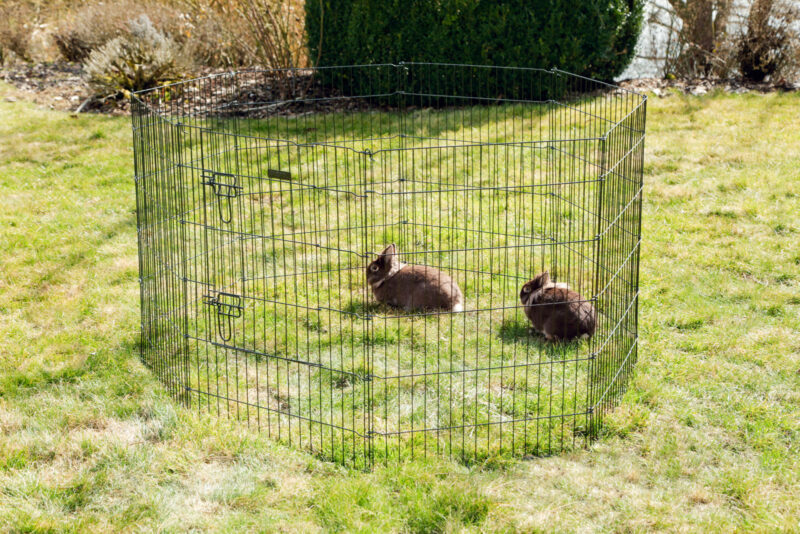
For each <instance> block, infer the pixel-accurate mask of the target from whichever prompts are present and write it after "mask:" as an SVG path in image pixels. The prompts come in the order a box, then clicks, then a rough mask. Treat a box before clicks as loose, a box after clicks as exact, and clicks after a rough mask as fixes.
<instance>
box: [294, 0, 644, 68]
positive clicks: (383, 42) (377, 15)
mask: <svg viewBox="0 0 800 534" xmlns="http://www.w3.org/2000/svg"><path fill="white" fill-rule="evenodd" d="M643 5H644V0H597V1H591V2H590V1H588V0H583V1H579V2H573V1H570V0H548V1H543V0H535V1H523V0H501V1H489V0H355V1H352V0H308V1H307V2H306V31H307V39H308V46H309V52H310V53H309V56H310V57H311V59H312V60H316V59H317V58H319V60H318V65H320V66H325V65H365V64H376V63H398V62H400V61H407V62H441V63H466V64H474V65H499V66H505V67H539V68H544V69H549V68H552V67H557V68H559V69H563V70H566V71H569V72H573V73H575V74H581V75H584V76H588V77H592V78H598V79H602V80H609V79H611V78H613V77H614V76H616V75H618V74H619V73H621V72H622V71H623V70H624V69H625V67H626V66H627V65H628V63H629V62H630V60H631V59H632V57H633V54H634V48H635V46H636V41H637V39H638V37H639V32H640V30H641V25H642V10H643Z"/></svg>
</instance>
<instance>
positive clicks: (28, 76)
mask: <svg viewBox="0 0 800 534" xmlns="http://www.w3.org/2000/svg"><path fill="white" fill-rule="evenodd" d="M213 72H214V71H210V70H207V71H205V72H200V73H198V75H207V74H212V73H213ZM0 79H2V80H3V81H5V82H6V83H9V84H11V85H12V86H14V87H15V88H16V91H15V92H14V94H13V95H11V96H8V97H6V99H8V100H14V99H24V100H29V101H33V102H35V103H37V104H39V105H42V106H46V107H49V108H51V109H57V110H61V111H70V112H76V111H78V110H80V111H82V112H91V113H104V114H113V115H126V114H128V113H130V104H129V102H128V99H127V98H105V99H97V98H95V99H90V96H91V91H90V89H89V86H88V85H87V83H86V79H85V77H84V75H83V72H82V69H81V66H80V65H77V64H75V63H65V62H54V63H38V64H27V63H20V64H16V65H11V66H7V67H4V68H3V69H2V70H0ZM244 79H247V78H244ZM263 79H264V78H263V76H253V77H252V78H250V80H251V82H250V83H246V84H243V85H242V86H240V87H239V92H238V94H235V95H228V98H230V97H233V99H232V100H229V101H228V104H229V105H231V106H232V108H233V109H237V110H238V112H240V113H241V112H244V111H245V110H247V113H248V115H249V116H259V115H274V114H276V113H277V114H283V113H289V114H292V113H304V112H311V111H314V112H319V111H341V110H342V109H348V110H351V109H354V107H358V106H359V104H358V103H355V102H354V101H353V100H350V99H341V100H340V101H339V103H338V104H337V103H336V101H335V100H334V101H331V100H328V101H327V102H326V103H320V104H319V105H317V106H314V108H315V109H310V107H309V106H308V105H304V106H301V107H302V109H300V108H298V107H297V104H294V105H292V104H287V105H280V106H276V105H274V104H265V105H263V106H262V107H261V108H258V109H255V108H254V107H253V103H254V102H262V103H268V102H270V101H273V100H275V99H276V97H278V96H279V95H278V93H276V91H279V90H280V84H275V83H273V82H270V83H259V80H262V81H263ZM308 82H309V83H307V87H308V96H312V97H320V96H326V97H330V96H335V95H331V94H329V93H327V92H326V89H325V88H323V87H320V86H318V85H317V84H315V83H311V82H310V80H309V81H308ZM619 85H621V86H622V87H625V88H627V89H631V90H635V91H643V92H651V93H653V94H655V96H657V97H666V96H669V95H670V94H672V92H673V91H672V90H673V89H677V90H679V91H681V92H683V93H686V94H692V95H702V94H705V93H708V92H710V91H714V90H721V91H724V92H728V93H737V94H738V93H747V92H759V93H768V92H772V91H776V90H777V91H798V90H800V81H797V82H794V83H790V82H786V81H783V80H781V81H780V82H777V83H748V82H742V81H740V80H703V79H700V80H665V79H658V78H641V79H635V80H623V81H621V82H619ZM209 87H211V86H209ZM213 91H214V89H213V87H211V88H210V89H209V90H208V92H207V93H206V94H194V95H192V96H191V98H192V100H193V103H194V104H197V102H198V101H199V102H203V101H205V102H207V103H208V105H209V106H211V105H212V103H213V105H214V106H218V105H219V103H220V100H221V99H220V95H217V94H214V93H213ZM186 96H189V95H186ZM317 107H319V108H320V109H316V108H317Z"/></svg>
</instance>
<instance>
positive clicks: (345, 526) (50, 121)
mask: <svg viewBox="0 0 800 534" xmlns="http://www.w3.org/2000/svg"><path fill="white" fill-rule="evenodd" d="M8 91H9V89H8V88H7V86H4V87H3V88H0V97H2V95H3V94H6V93H7V92H8ZM798 110H800V95H797V94H771V95H739V96H730V95H723V94H711V95H706V96H703V97H687V96H682V95H672V96H670V97H668V98H664V99H653V100H651V101H650V102H649V109H648V111H649V114H648V115H649V116H648V137H647V156H646V169H645V176H646V178H645V181H646V189H645V199H646V202H645V207H644V228H643V236H644V246H643V251H642V281H641V286H642V300H641V311H640V314H641V315H640V331H641V340H640V342H641V348H640V359H639V363H638V364H637V369H636V373H635V378H634V380H633V382H632V385H631V388H630V390H629V391H628V393H627V394H626V396H625V398H624V400H623V402H622V404H621V405H620V406H619V407H618V408H617V409H616V411H615V412H614V413H613V415H612V416H611V417H610V418H609V419H607V425H606V426H605V427H604V429H603V436H602V438H601V439H600V440H599V441H598V442H597V443H596V444H595V445H594V446H593V447H592V448H591V450H588V451H587V450H581V449H579V450H575V451H572V452H569V453H566V454H564V455H561V456H555V457H551V458H545V459H535V460H530V461H504V462H500V463H497V462H495V463H491V464H484V465H476V466H472V467H469V468H468V467H465V466H463V465H460V464H458V463H451V462H447V461H444V460H429V461H427V462H411V463H407V464H403V465H402V466H400V467H396V466H392V467H377V468H376V469H375V470H374V471H373V472H370V473H364V472H360V471H349V470H346V469H344V468H341V467H339V466H336V465H334V464H330V463H326V462H323V461H321V460H319V459H318V458H315V457H313V456H311V455H308V454H306V453H303V452H301V451H298V450H296V449H295V448H290V447H285V446H283V445H279V444H275V443H273V442H271V441H270V440H269V439H268V438H267V437H266V436H265V435H263V434H258V433H256V432H254V431H253V430H252V429H248V428H246V426H244V425H239V424H229V423H227V422H226V421H225V420H224V419H220V418H217V417H215V416H207V415H203V414H198V413H196V412H195V411H188V410H185V409H183V408H181V407H180V406H179V405H177V404H176V403H175V402H174V401H173V400H172V399H170V398H169V397H168V396H167V395H166V393H165V392H164V389H163V387H162V386H161V385H160V384H159V383H158V382H157V381H156V380H155V379H154V378H153V376H152V374H151V373H150V372H149V371H148V370H147V369H146V368H145V367H144V366H143V365H142V364H141V363H140V362H139V360H138V357H137V355H138V347H137V338H138V336H137V333H138V330H139V309H138V302H139V299H138V281H137V276H138V274H137V268H138V263H137V257H136V243H135V235H136V228H135V213H134V210H133V207H134V200H133V183H132V179H131V176H132V174H133V171H132V157H131V151H130V126H129V121H128V119H126V118H107V117H94V116H79V117H78V118H72V117H70V116H69V115H67V114H63V113H57V112H52V111H47V110H43V109H40V108H36V107H34V106H33V105H30V104H27V103H24V102H17V103H9V102H0V140H2V143H1V144H0V250H2V255H1V256H0V334H1V335H2V340H3V343H2V344H0V358H1V360H0V365H1V366H2V367H0V428H2V432H0V528H2V529H4V530H12V531H54V532H55V531H58V532H62V531H75V532H78V531H81V532H83V531H92V530H93V531H119V530H154V529H162V530H166V531H183V530H189V529H192V528H196V529H203V530H222V531H241V530H247V529H249V530H259V529H260V530H265V531H270V530H287V531H307V530H340V531H358V530H362V531H376V530H378V531H380V530H402V531H417V532H435V531H453V530H467V531H470V530H471V531H483V530H501V531H508V530H514V529H517V530H525V531H537V530H539V531H554V530H555V531H575V530H582V531H611V530H616V531H642V532H644V531H652V530H664V531H676V530H684V531H697V532H708V531H721V532H730V531H742V532H753V531H776V530H783V531H797V530H800V524H799V523H798V519H797V518H798V517H800V491H799V490H798V487H800V460H799V458H800V394H798V391H800V374H798V370H800V336H799V335H798V334H800V299H799V298H798V294H800V292H799V291H798V288H799V287H800V248H798V246H797V241H798V235H800V210H798V205H800V171H798V169H800V152H798V150H797V147H798V146H800V113H798ZM98 133H101V134H102V135H97V134H98Z"/></svg>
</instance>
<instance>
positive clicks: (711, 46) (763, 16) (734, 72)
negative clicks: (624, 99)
mask: <svg viewBox="0 0 800 534" xmlns="http://www.w3.org/2000/svg"><path fill="white" fill-rule="evenodd" d="M668 2H669V4H668V5H662V4H657V3H653V4H651V8H652V12H651V16H650V19H649V23H650V24H654V25H655V26H658V27H662V28H664V29H665V33H666V35H667V38H666V42H665V43H663V44H659V45H656V44H655V43H653V44H651V45H650V48H651V49H652V50H657V51H658V53H657V54H656V55H652V56H644V57H645V58H646V59H650V60H655V61H658V62H660V63H661V64H662V65H663V72H664V75H665V76H668V77H676V78H733V77H738V76H741V77H743V78H745V79H748V80H752V81H763V80H764V79H766V78H767V77H768V76H769V77H771V78H772V79H773V80H776V79H779V78H784V79H787V80H788V79H791V78H792V77H794V76H796V75H797V74H798V63H800V26H798V25H799V24H800V8H798V3H797V2H796V1H795V2H792V0H747V1H745V2H738V1H734V0H668Z"/></svg>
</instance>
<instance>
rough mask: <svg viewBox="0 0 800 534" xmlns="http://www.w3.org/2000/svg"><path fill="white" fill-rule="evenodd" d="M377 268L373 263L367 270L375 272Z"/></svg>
mask: <svg viewBox="0 0 800 534" xmlns="http://www.w3.org/2000/svg"><path fill="white" fill-rule="evenodd" d="M379 268H380V267H378V266H377V265H375V264H372V265H370V266H369V270H370V271H372V272H373V273H377V272H378V269H379Z"/></svg>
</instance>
